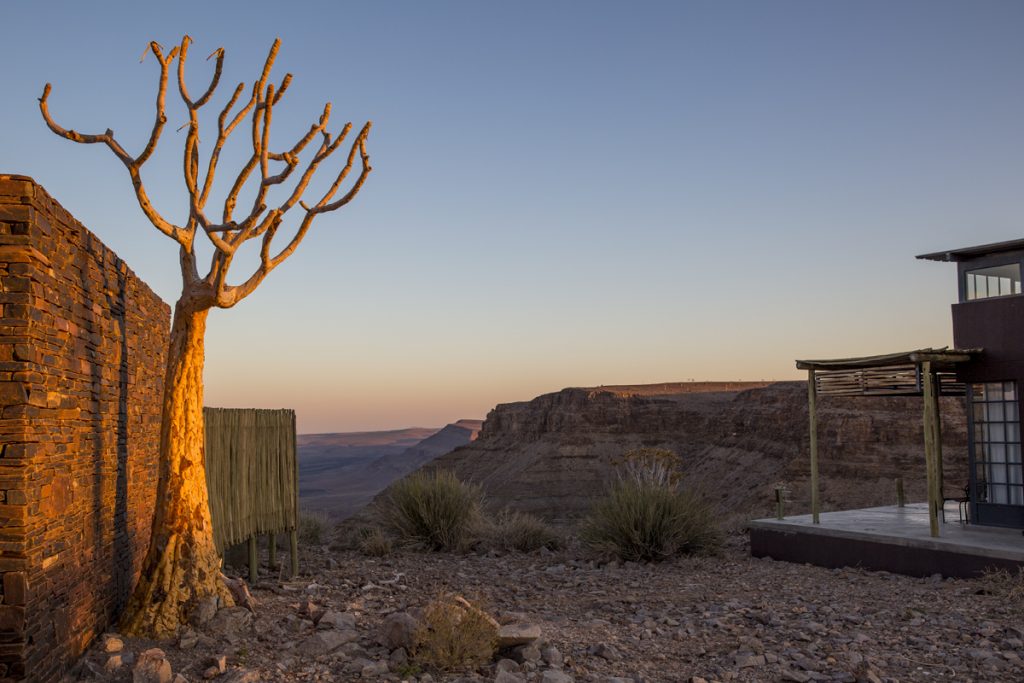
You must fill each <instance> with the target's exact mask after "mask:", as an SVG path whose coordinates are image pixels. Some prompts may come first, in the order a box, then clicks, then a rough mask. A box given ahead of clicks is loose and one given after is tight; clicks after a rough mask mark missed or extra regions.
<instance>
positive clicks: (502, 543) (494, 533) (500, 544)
mask: <svg viewBox="0 0 1024 683" xmlns="http://www.w3.org/2000/svg"><path fill="white" fill-rule="evenodd" d="M479 535H480V537H481V540H482V541H483V542H484V544H485V545H486V546H487V547H490V548H496V549H499V550H505V551H510V552H511V551H515V552H521V553H530V552H533V551H535V550H540V549H541V548H547V549H548V550H554V549H555V548H557V547H558V546H559V545H561V540H562V539H561V537H559V535H558V533H557V532H556V531H555V530H554V529H553V528H552V527H551V526H550V525H549V524H547V523H546V522H545V521H544V520H542V519H540V518H539V517H535V516H534V515H531V514H527V513H524V512H513V511H511V510H502V511H501V512H499V513H498V516H497V518H496V519H495V520H494V521H493V522H487V523H485V524H483V525H482V527H481V529H480V534H479Z"/></svg>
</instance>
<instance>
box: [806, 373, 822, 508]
mask: <svg viewBox="0 0 1024 683" xmlns="http://www.w3.org/2000/svg"><path fill="white" fill-rule="evenodd" d="M807 413H808V416H809V419H810V436H811V519H812V520H813V522H814V523H815V524H820V523H821V519H820V513H821V501H820V499H819V495H818V386H817V382H816V381H815V379H814V368H811V369H810V370H808V371H807Z"/></svg>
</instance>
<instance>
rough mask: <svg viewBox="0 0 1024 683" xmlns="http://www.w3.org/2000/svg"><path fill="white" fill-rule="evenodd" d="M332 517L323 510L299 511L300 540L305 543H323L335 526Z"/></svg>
mask: <svg viewBox="0 0 1024 683" xmlns="http://www.w3.org/2000/svg"><path fill="white" fill-rule="evenodd" d="M333 526H334V525H333V523H332V522H331V518H330V517H328V516H327V514H326V513H323V512H300V513H299V529H298V532H299V542H300V543H301V544H303V545H323V544H324V543H326V542H327V533H328V532H329V531H330V530H331V528H332V527H333Z"/></svg>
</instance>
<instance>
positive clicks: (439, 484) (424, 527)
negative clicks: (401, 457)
mask: <svg viewBox="0 0 1024 683" xmlns="http://www.w3.org/2000/svg"><path fill="white" fill-rule="evenodd" d="M482 500H483V496H482V494H481V492H480V488H479V487H478V486H474V485H472V484H465V483H463V482H461V481H459V480H458V479H457V478H456V477H455V475H454V474H452V473H451V472H449V471H442V470H434V471H432V472H423V471H420V472H414V473H413V474H411V475H409V476H408V477H406V478H404V479H401V480H399V481H397V482H395V483H394V484H393V485H392V486H391V490H390V491H389V493H388V495H387V496H386V497H385V498H384V500H383V504H382V505H381V509H380V512H381V516H382V518H383V520H384V523H385V525H386V526H387V527H388V528H389V529H390V530H391V531H392V532H393V533H394V534H395V536H397V537H398V539H399V540H400V541H402V542H405V543H407V544H409V545H415V546H419V547H422V548H425V549H428V550H464V549H466V548H467V547H468V546H469V544H470V542H471V536H472V530H473V529H474V528H475V527H476V526H477V525H478V523H479V519H480V509H481V504H482Z"/></svg>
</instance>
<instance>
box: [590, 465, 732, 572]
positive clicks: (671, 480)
mask: <svg viewBox="0 0 1024 683" xmlns="http://www.w3.org/2000/svg"><path fill="white" fill-rule="evenodd" d="M677 466H678V457H677V456H676V455H675V454H674V453H672V452H671V451H665V450H661V449H651V448H642V449H639V450H636V451H631V452H629V453H627V454H626V458H625V465H624V467H623V468H622V470H621V471H620V475H619V478H618V480H617V481H616V482H615V483H614V484H613V485H612V487H611V490H610V491H609V492H608V495H607V496H606V497H604V498H602V499H601V500H599V501H597V503H595V505H594V506H593V508H592V509H591V511H590V515H589V516H588V517H587V519H586V520H585V521H584V524H583V528H582V530H581V533H580V536H581V538H582V539H583V540H584V541H585V542H586V543H588V544H589V545H591V546H592V547H593V548H595V549H597V550H599V551H601V552H607V553H611V554H614V555H616V556H618V557H619V558H620V559H623V560H633V561H640V560H649V561H657V560H664V559H668V558H670V557H673V556H675V555H683V554H693V553H699V552H707V551H710V550H713V549H714V548H716V547H717V546H718V544H719V543H720V542H721V538H720V531H719V529H718V528H717V526H716V525H715V520H714V517H713V514H712V511H711V508H710V507H709V506H708V505H707V504H706V503H705V502H704V501H703V500H702V499H700V498H699V497H697V496H695V495H694V494H692V493H691V492H688V491H684V490H682V489H680V487H679V473H678V469H677Z"/></svg>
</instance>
